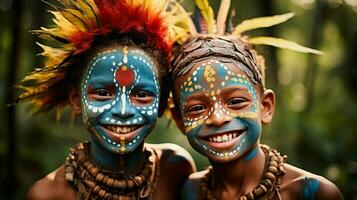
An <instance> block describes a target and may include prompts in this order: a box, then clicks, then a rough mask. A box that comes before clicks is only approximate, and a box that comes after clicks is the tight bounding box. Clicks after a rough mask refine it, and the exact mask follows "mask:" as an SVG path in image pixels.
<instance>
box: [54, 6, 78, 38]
mask: <svg viewBox="0 0 357 200" xmlns="http://www.w3.org/2000/svg"><path fill="white" fill-rule="evenodd" d="M50 12H51V13H52V14H53V15H54V16H55V18H54V19H53V22H54V23H55V24H56V25H57V26H58V28H53V29H52V30H53V31H55V32H56V34H59V35H61V36H64V38H70V37H71V36H72V35H73V34H74V33H76V32H78V31H79V29H78V28H77V27H76V26H74V25H73V24H72V23H71V22H69V21H68V20H67V19H66V18H65V17H64V16H63V15H62V14H61V13H60V12H58V11H50Z"/></svg>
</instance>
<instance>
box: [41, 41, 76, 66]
mask: <svg viewBox="0 0 357 200" xmlns="http://www.w3.org/2000/svg"><path fill="white" fill-rule="evenodd" d="M36 44H37V45H39V46H40V47H41V48H42V49H43V52H42V53H40V55H42V56H46V57H47V58H48V60H47V61H46V66H47V65H49V64H51V65H57V64H58V63H60V62H61V61H62V60H63V59H64V58H66V57H67V56H68V53H69V52H68V51H66V50H64V49H63V48H54V47H50V46H46V45H43V44H40V43H38V42H37V43H36Z"/></svg>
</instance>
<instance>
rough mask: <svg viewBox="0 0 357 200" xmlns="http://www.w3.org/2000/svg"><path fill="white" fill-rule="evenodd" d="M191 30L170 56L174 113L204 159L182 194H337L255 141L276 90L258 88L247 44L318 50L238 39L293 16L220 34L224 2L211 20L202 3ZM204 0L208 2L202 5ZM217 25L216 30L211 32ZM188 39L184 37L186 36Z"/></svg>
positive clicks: (256, 60) (255, 61)
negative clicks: (172, 57)
mask: <svg viewBox="0 0 357 200" xmlns="http://www.w3.org/2000/svg"><path fill="white" fill-rule="evenodd" d="M196 2H200V4H199V3H197V7H198V8H199V9H200V10H201V13H196V15H194V16H198V17H199V18H200V22H201V23H196V24H198V28H197V29H198V30H201V31H202V32H204V33H207V34H197V32H196V29H194V27H193V26H192V24H194V23H193V22H189V23H186V29H185V30H186V32H187V33H190V34H191V35H190V38H189V39H188V40H186V41H185V39H182V41H184V44H183V45H182V48H181V49H180V50H178V52H177V56H176V58H175V60H174V61H173V70H172V71H173V86H172V88H173V98H174V103H175V107H174V108H172V112H173V116H174V118H175V120H176V122H177V124H178V126H179V127H180V129H181V130H182V131H183V132H184V133H185V134H186V136H187V138H188V140H189V142H190V144H191V146H192V147H193V148H194V149H195V150H197V151H198V152H199V153H201V154H202V155H204V156H206V157H207V158H208V159H209V161H210V163H211V166H210V167H209V169H207V170H204V171H200V172H197V173H193V174H191V175H190V177H189V179H188V180H187V181H186V183H185V186H184V188H183V196H184V199H227V200H228V199H229V200H231V199H240V200H246V199H289V200H292V199H300V200H301V199H304V200H308V199H324V200H326V199H334V200H336V199H342V196H341V194H340V192H339V190H338V189H337V187H336V186H335V185H334V184H333V183H331V182H329V181H328V180H326V179H325V178H323V177H320V176H317V175H314V174H312V173H309V172H307V171H304V170H302V169H299V168H297V167H294V166H292V165H289V164H287V163H285V159H286V156H282V155H280V153H279V152H278V151H277V150H275V149H272V148H270V147H268V146H266V145H263V144H261V143H260V140H259V139H260V136H261V133H262V124H269V123H270V122H271V120H272V117H273V113H274V107H275V95H274V92H273V91H272V90H270V89H266V88H265V86H264V63H263V58H262V57H260V56H258V55H257V53H256V51H255V50H254V49H253V47H252V45H251V44H269V45H274V46H278V47H288V48H290V49H293V50H298V51H303V52H310V53H320V52H319V51H316V50H313V49H308V48H306V47H302V46H300V45H298V44H296V43H292V42H289V41H285V40H282V39H277V38H267V37H260V38H251V39H248V38H243V37H241V35H240V34H241V33H242V32H244V31H246V30H251V29H255V28H261V27H267V26H271V25H275V24H278V23H281V22H283V21H285V20H287V19H288V18H290V17H292V14H286V15H281V16H274V17H266V18H258V19H253V20H247V21H245V22H243V23H241V25H238V26H237V27H236V28H235V30H234V32H233V34H231V35H224V33H225V22H224V21H225V20H222V19H225V18H226V16H227V13H228V9H229V3H228V2H229V1H222V3H221V7H220V10H219V12H218V17H217V24H214V21H215V20H214V19H212V18H209V17H208V16H212V15H211V14H210V13H213V11H212V9H211V8H210V7H209V6H207V5H208V3H207V2H206V1H196ZM202 2H206V3H207V4H206V6H203V5H204V3H202ZM215 28H217V31H215ZM185 37H186V38H187V36H185Z"/></svg>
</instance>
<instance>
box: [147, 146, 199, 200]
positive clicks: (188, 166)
mask: <svg viewBox="0 0 357 200" xmlns="http://www.w3.org/2000/svg"><path fill="white" fill-rule="evenodd" d="M145 147H151V148H153V149H155V151H156V153H157V154H158V157H159V159H160V164H159V169H160V170H159V171H160V175H159V178H158V183H157V186H156V187H157V188H160V190H157V192H155V194H154V199H181V197H180V196H179V195H177V194H179V193H180V191H181V189H182V185H183V184H184V182H185V181H186V179H187V177H188V176H189V175H190V174H191V173H193V172H194V171H196V167H195V165H194V162H193V159H192V157H191V155H190V154H189V153H188V152H187V151H186V150H185V149H183V148H182V147H180V146H178V145H175V144H145Z"/></svg>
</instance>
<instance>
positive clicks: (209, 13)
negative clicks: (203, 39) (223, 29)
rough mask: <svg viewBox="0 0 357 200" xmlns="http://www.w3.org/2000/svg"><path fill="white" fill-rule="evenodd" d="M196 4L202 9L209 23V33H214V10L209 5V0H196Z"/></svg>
mask: <svg viewBox="0 0 357 200" xmlns="http://www.w3.org/2000/svg"><path fill="white" fill-rule="evenodd" d="M195 3H196V6H197V7H198V9H199V10H200V13H201V15H202V17H203V19H204V20H205V22H206V23H207V33H208V34H214V33H215V24H216V22H215V20H214V12H213V9H212V7H211V6H210V5H209V2H208V0H195Z"/></svg>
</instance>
